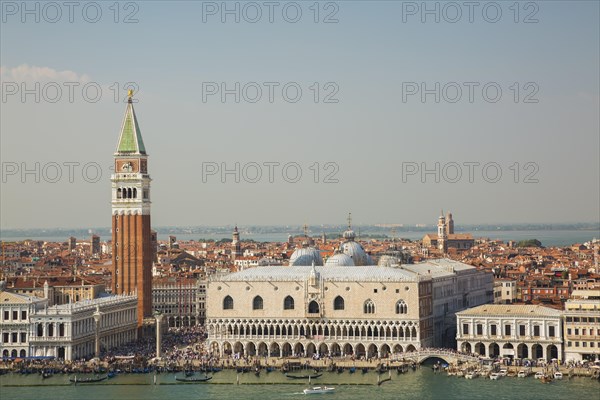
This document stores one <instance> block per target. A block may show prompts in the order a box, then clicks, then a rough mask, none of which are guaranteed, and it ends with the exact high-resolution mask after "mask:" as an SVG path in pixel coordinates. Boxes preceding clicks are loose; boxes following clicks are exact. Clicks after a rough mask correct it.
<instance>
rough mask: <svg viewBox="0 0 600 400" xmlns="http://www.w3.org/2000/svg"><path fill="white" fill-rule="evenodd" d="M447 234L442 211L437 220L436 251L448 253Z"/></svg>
mask: <svg viewBox="0 0 600 400" xmlns="http://www.w3.org/2000/svg"><path fill="white" fill-rule="evenodd" d="M447 239H448V232H447V230H446V219H445V218H444V211H442V213H441V214H440V217H439V218H438V249H440V250H441V251H443V252H444V253H445V252H446V251H448V247H447V246H448V243H447V241H446V240H447Z"/></svg>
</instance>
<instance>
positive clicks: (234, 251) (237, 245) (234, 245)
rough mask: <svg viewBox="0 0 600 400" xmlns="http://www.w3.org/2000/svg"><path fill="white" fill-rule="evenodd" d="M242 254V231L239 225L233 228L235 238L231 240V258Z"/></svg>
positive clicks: (233, 258)
mask: <svg viewBox="0 0 600 400" xmlns="http://www.w3.org/2000/svg"><path fill="white" fill-rule="evenodd" d="M241 255H242V244H241V242H240V232H239V231H238V227H237V225H236V226H235V228H233V240H232V241H231V258H232V260H235V259H236V258H238V257H241Z"/></svg>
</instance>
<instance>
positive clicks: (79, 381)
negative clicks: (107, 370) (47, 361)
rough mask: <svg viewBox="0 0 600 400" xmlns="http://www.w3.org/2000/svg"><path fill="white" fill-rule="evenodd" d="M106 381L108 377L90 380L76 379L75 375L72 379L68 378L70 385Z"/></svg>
mask: <svg viewBox="0 0 600 400" xmlns="http://www.w3.org/2000/svg"><path fill="white" fill-rule="evenodd" d="M106 379H108V376H98V375H96V376H95V377H90V378H78V377H77V375H75V377H74V378H70V379H69V381H71V382H72V383H95V382H102V381H103V380H106Z"/></svg>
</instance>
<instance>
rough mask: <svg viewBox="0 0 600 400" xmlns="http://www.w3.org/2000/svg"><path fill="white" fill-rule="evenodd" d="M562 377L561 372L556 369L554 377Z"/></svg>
mask: <svg viewBox="0 0 600 400" xmlns="http://www.w3.org/2000/svg"><path fill="white" fill-rule="evenodd" d="M562 378H563V374H562V372H559V371H557V372H555V373H554V379H562Z"/></svg>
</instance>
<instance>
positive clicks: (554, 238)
mask: <svg viewBox="0 0 600 400" xmlns="http://www.w3.org/2000/svg"><path fill="white" fill-rule="evenodd" d="M433 230H434V229H433V228H432V231H433ZM369 233H370V232H369V231H364V232H363V234H369ZM457 233H460V232H458V231H457ZM469 233H471V234H473V237H474V238H489V239H499V240H503V241H505V242H507V241H509V240H515V241H520V240H527V239H538V240H539V241H540V242H542V245H543V246H545V247H551V246H569V245H571V244H574V243H584V242H587V241H590V240H592V239H593V238H600V232H598V231H597V230H530V231H508V230H495V231H489V230H488V231H483V230H482V231H477V230H475V231H470V232H469ZM287 235H288V234H287V233H250V234H245V233H242V235H241V236H242V239H252V240H255V241H258V242H285V241H286V240H287ZM424 235H425V232H398V233H397V234H396V237H398V238H405V239H410V240H420V239H422V238H423V236H424ZM175 236H177V239H178V240H199V239H214V240H220V239H223V238H227V239H229V238H231V235H230V234H226V233H210V234H209V233H178V234H175ZM67 238H68V237H67V236H65V235H62V236H61V235H59V234H52V235H40V236H9V235H6V234H5V233H4V234H3V233H2V232H0V240H4V241H8V242H11V241H21V240H27V239H33V240H43V241H49V242H60V241H66V240H67ZM77 239H78V240H89V237H87V236H86V237H77ZM100 239H101V240H110V237H109V236H104V235H100ZM158 239H159V240H168V239H169V235H168V234H161V233H160V232H158Z"/></svg>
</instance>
